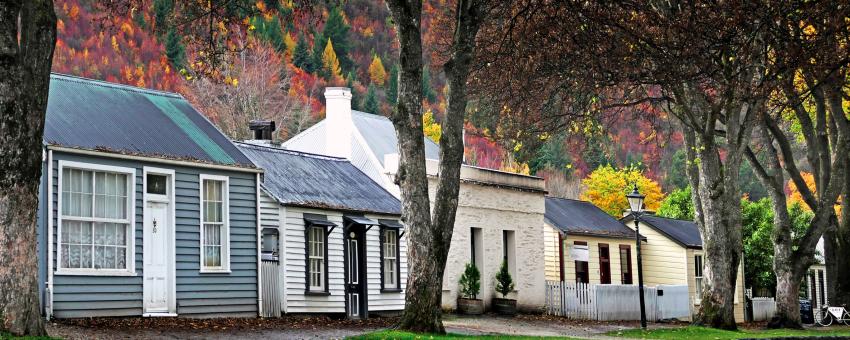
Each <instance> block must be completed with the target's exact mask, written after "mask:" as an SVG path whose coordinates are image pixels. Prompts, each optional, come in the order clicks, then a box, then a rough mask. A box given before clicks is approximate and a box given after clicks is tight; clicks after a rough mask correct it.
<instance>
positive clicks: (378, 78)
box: [369, 55, 387, 86]
mask: <svg viewBox="0 0 850 340" xmlns="http://www.w3.org/2000/svg"><path fill="white" fill-rule="evenodd" d="M369 78H370V79H372V84H375V85H377V86H384V81H386V80H387V70H386V69H384V63H383V62H381V58H379V57H378V56H377V55H376V56H374V57H372V63H371V64H369Z"/></svg>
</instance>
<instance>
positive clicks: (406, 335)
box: [346, 330, 570, 340]
mask: <svg viewBox="0 0 850 340" xmlns="http://www.w3.org/2000/svg"><path fill="white" fill-rule="evenodd" d="M346 339H352V340H402V339H405V340H406V339H411V340H412V339H422V340H432V339H433V340H448V339H505V340H532V339H535V340H539V339H570V338H561V337H536V336H511V335H463V334H451V333H449V334H446V335H433V334H416V333H410V332H402V331H393V330H386V331H378V332H374V333H369V334H365V335H361V336H355V337H349V338H346Z"/></svg>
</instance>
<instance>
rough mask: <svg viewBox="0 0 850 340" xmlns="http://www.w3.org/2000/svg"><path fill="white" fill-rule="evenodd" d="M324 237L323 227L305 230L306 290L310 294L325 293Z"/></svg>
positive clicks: (325, 238) (312, 227) (325, 239)
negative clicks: (307, 276)
mask: <svg viewBox="0 0 850 340" xmlns="http://www.w3.org/2000/svg"><path fill="white" fill-rule="evenodd" d="M326 235H327V232H326V229H325V227H324V226H311V227H308V229H307V262H308V266H309V268H308V271H307V273H308V275H309V280H308V282H307V289H308V290H309V291H311V292H324V291H325V287H326V285H325V274H326V273H325V269H326V268H325V261H326V260H327V259H326V258H325V256H326V251H325V250H326V248H325V246H326V242H327V237H326Z"/></svg>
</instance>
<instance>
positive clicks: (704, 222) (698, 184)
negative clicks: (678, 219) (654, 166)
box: [685, 133, 743, 329]
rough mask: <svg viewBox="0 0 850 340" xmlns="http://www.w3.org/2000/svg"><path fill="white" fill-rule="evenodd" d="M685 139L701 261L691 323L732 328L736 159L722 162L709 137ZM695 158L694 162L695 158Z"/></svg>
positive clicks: (737, 249)
mask: <svg viewBox="0 0 850 340" xmlns="http://www.w3.org/2000/svg"><path fill="white" fill-rule="evenodd" d="M686 134H688V135H690V137H687V138H685V140H686V141H687V142H686V147H687V148H688V150H691V151H689V152H688V153H689V154H690V155H689V159H692V161H691V164H697V165H696V166H692V167H689V172H693V171H694V170H696V171H697V173H689V174H688V177H689V179H690V181H691V185H692V187H693V188H695V190H693V191H692V198H693V199H694V202H695V204H694V205H695V219H696V222H697V226H698V227H699V228H700V230H701V231H702V238H703V243H702V244H703V246H702V248H703V251H704V253H705V257H704V258H705V263H704V266H705V267H704V269H703V275H704V277H705V281H704V282H705V283H704V284H703V291H702V300H701V303H700V309H699V313H698V314H697V317H696V320H694V324H696V325H704V326H708V327H713V328H721V329H736V328H737V326H736V324H735V310H734V306H735V301H734V299H735V292H736V289H735V281H736V280H737V277H738V275H737V274H738V264H739V263H740V262H741V251H742V249H743V241H742V236H741V207H740V204H741V203H740V193H739V192H738V188H737V184H736V183H737V171H725V170H726V169H737V168H738V166H739V165H740V161H737V162H736V161H735V160H734V159H733V158H734V157H733V156H732V155H728V156H727V157H728V158H727V163H726V164H723V163H722V162H721V159H720V154H719V153H718V150H717V149H716V145H714V142H713V141H711V140H710V139H713V137H709V138H701V137H696V138H695V136H693V133H686ZM697 159H698V160H699V161H697Z"/></svg>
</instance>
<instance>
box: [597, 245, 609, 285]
mask: <svg viewBox="0 0 850 340" xmlns="http://www.w3.org/2000/svg"><path fill="white" fill-rule="evenodd" d="M599 282H600V283H602V284H611V252H610V250H609V249H608V245H607V244H605V243H600V244H599Z"/></svg>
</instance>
